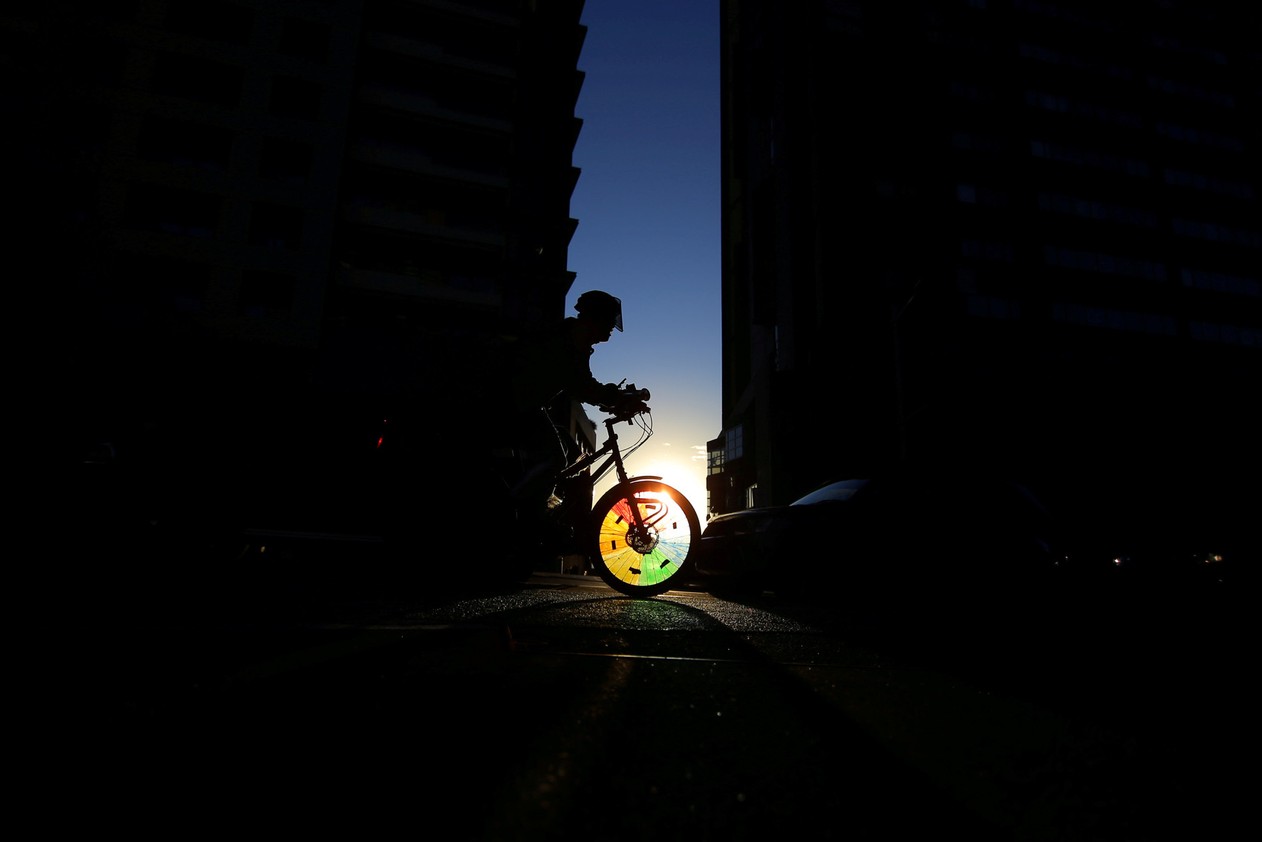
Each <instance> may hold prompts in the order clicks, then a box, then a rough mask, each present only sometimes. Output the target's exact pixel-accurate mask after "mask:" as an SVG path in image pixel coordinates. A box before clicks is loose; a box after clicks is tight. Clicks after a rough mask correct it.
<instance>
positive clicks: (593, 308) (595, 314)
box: [574, 289, 622, 334]
mask: <svg viewBox="0 0 1262 842" xmlns="http://www.w3.org/2000/svg"><path fill="white" fill-rule="evenodd" d="M574 309H575V310H577V311H578V317H579V319H580V320H588V321H590V322H592V324H594V325H595V326H597V327H599V328H600V329H602V330H604V331H606V332H607V333H610V334H612V333H613V329H614V328H617V329H618V330H622V301H620V300H619V299H617V298H614V297H613V296H612V295H610V294H609V293H607V292H601V291H600V290H598V289H593V290H589V291H587V292H585V293H583V294H582V295H580V296H579V297H578V301H576V302H574Z"/></svg>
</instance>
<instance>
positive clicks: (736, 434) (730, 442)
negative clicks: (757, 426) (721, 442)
mask: <svg viewBox="0 0 1262 842" xmlns="http://www.w3.org/2000/svg"><path fill="white" fill-rule="evenodd" d="M726 438H727V441H726V443H725V447H726V453H725V454H724V456H723V460H724V461H725V462H734V461H736V460H737V459H740V458H741V457H742V456H744V455H745V425H744V424H737V425H736V426H735V427H732V428H731V429H729V430H727V432H726Z"/></svg>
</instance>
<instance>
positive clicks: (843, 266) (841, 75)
mask: <svg viewBox="0 0 1262 842" xmlns="http://www.w3.org/2000/svg"><path fill="white" fill-rule="evenodd" d="M722 31H723V36H722V40H723V47H722V50H723V67H722V80H723V85H722V90H723V93H722V96H723V118H722V119H723V197H724V198H723V202H724V204H723V213H724V226H723V232H724V234H723V245H722V248H723V341H724V357H723V359H724V371H723V381H724V382H723V407H724V409H723V411H724V418H723V431H722V433H721V435H720V436H719V437H717V438H716V439H715V440H714V441H712V442H711V443H710V451H711V453H710V456H711V459H710V466H711V468H710V475H709V477H708V480H707V485H708V490H709V492H710V500H711V508H712V510H713V511H716V512H718V511H726V510H731V509H737V508H742V507H746V506H750V505H758V504H783V503H787V502H789V501H791V500H793V499H795V498H796V497H797V496H800V495H801V494H803V493H805V492H806V491H808V490H810V489H811V488H813V487H814V486H815V485H817V484H819V483H822V482H824V481H827V480H829V479H833V478H837V479H840V478H846V477H859V476H868V475H871V474H873V473H876V472H880V471H886V470H891V469H895V468H898V467H901V466H916V465H921V466H929V467H930V468H931V469H934V470H942V471H943V472H944V476H948V475H949V473H950V472H951V471H981V470H985V471H995V472H1001V473H1004V474H1007V475H1009V476H1011V477H1014V478H1016V479H1019V480H1022V481H1025V482H1027V483H1029V484H1030V485H1031V486H1032V487H1034V488H1036V489H1038V490H1039V491H1040V493H1043V494H1045V495H1046V496H1048V497H1050V498H1052V499H1056V500H1066V499H1070V498H1074V497H1078V498H1079V500H1080V501H1081V502H1085V501H1086V500H1087V499H1088V498H1089V499H1090V500H1091V501H1092V503H1093V504H1094V505H1099V506H1108V505H1109V504H1110V500H1117V499H1119V498H1121V499H1133V500H1135V501H1137V502H1136V505H1137V506H1140V505H1146V503H1139V502H1138V501H1140V500H1144V501H1152V500H1153V499H1155V498H1160V497H1162V495H1163V494H1164V495H1166V497H1167V499H1174V498H1177V499H1179V500H1186V499H1188V498H1189V497H1197V498H1199V499H1201V500H1202V502H1203V503H1204V505H1205V506H1207V507H1212V508H1218V509H1221V508H1222V507H1228V508H1230V507H1238V508H1240V510H1241V511H1243V506H1245V505H1246V504H1245V503H1244V502H1241V501H1244V500H1253V501H1256V500H1257V499H1258V498H1257V483H1256V481H1255V480H1254V479H1253V477H1255V476H1256V475H1257V470H1258V469H1259V468H1260V467H1262V459H1260V458H1259V444H1258V442H1259V440H1260V439H1262V437H1260V436H1258V435H1257V430H1259V429H1262V416H1260V415H1259V412H1258V409H1257V403H1258V402H1257V401H1256V399H1255V395H1256V393H1257V391H1258V388H1257V387H1258V384H1259V382H1262V377H1260V375H1262V270H1260V268H1259V267H1260V266H1262V204H1260V201H1259V193H1260V191H1262V183H1260V173H1259V163H1258V162H1259V160H1260V156H1259V151H1260V147H1259V141H1260V139H1262V138H1260V137H1259V126H1262V120H1259V119H1258V118H1259V106H1260V104H1262V102H1260V97H1262V91H1260V86H1259V79H1262V61H1260V54H1259V47H1258V41H1257V39H1256V38H1255V37H1254V36H1255V35H1256V33H1257V31H1258V28H1257V18H1256V14H1255V13H1254V12H1253V11H1252V10H1250V9H1246V8H1244V7H1241V6H1237V5H1236V4H1227V3H1219V2H1209V3H1204V2H1196V3H1192V2H1179V0H1153V2H1136V3H1109V4H1100V3H1085V2H1074V1H1073V0H1047V1H1046V2H1045V0H951V2H899V3H876V2H860V0H827V2H825V1H824V0H819V1H818V2H807V3H801V4H778V3H770V2H765V0H725V2H724V4H723V14H722ZM1190 488H1196V489H1198V491H1197V492H1196V493H1195V494H1189V493H1188V489H1190ZM1169 492H1173V493H1169ZM1202 492H1203V493H1202Z"/></svg>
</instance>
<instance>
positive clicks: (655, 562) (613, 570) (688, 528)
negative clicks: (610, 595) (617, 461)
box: [588, 478, 701, 598]
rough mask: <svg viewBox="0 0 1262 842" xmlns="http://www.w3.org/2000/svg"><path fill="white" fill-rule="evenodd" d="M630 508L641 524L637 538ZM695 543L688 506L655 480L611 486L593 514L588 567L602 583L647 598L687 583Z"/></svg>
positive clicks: (695, 522)
mask: <svg viewBox="0 0 1262 842" xmlns="http://www.w3.org/2000/svg"><path fill="white" fill-rule="evenodd" d="M633 505H638V506H639V507H640V512H641V520H642V522H645V524H646V525H645V526H644V527H643V532H642V533H641V534H639V535H636V534H635V533H634V532H633V531H632V528H631V521H630V517H629V515H630V512H631V506H633ZM700 540H701V522H700V520H699V519H698V518H697V512H696V509H694V508H693V506H692V503H690V502H689V501H688V498H687V497H685V496H684V495H683V493H682V492H680V491H679V490H678V489H676V488H673V487H671V486H669V485H667V484H666V483H664V482H660V481H658V480H648V479H634V478H633V479H631V480H630V481H628V482H627V483H626V484H619V485H616V486H614V487H613V488H611V489H609V490H608V491H606V492H605V493H604V494H602V495H601V497H600V499H599V500H598V501H597V502H596V505H595V507H594V508H593V509H592V521H591V532H590V536H589V541H588V546H589V547H590V548H591V550H590V552H591V559H592V564H593V566H595V568H596V572H597V573H598V574H599V575H600V578H601V579H602V580H603V581H604V582H605V584H607V585H609V587H611V588H613V589H614V590H616V591H618V592H619V593H622V594H626V595H627V596H633V597H639V598H648V597H652V596H657V595H658V594H663V593H665V592H666V591H669V590H672V589H674V588H677V587H682V586H683V585H686V584H688V581H689V577H690V576H691V571H692V567H693V564H694V561H695V556H694V553H693V551H694V549H695V548H696V546H697V544H698V543H699V542H700Z"/></svg>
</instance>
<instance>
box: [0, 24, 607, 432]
mask: <svg viewBox="0 0 1262 842" xmlns="http://www.w3.org/2000/svg"><path fill="white" fill-rule="evenodd" d="M581 11H582V2H581V0H559V1H558V2H549V3H535V2H530V0H460V2H426V0H336V2H335V1H334V0H306V1H305V2H276V0H208V1H207V2H197V3H185V2H175V0H129V1H128V2H110V3H90V2H82V3H79V2H66V1H65V0H55V2H53V3H50V4H43V5H36V6H30V7H28V8H27V9H25V10H22V11H18V10H9V11H7V12H5V13H4V15H3V17H0V25H2V26H3V27H4V29H5V30H6V34H7V36H8V37H7V38H6V41H7V43H8V44H9V45H10V46H11V47H12V48H13V49H11V50H7V52H8V57H6V58H5V60H4V61H5V64H6V68H5V69H6V75H7V76H8V79H7V82H8V84H7V85H6V90H7V91H8V92H9V93H8V94H7V100H8V104H9V105H10V113H11V114H13V115H14V117H13V120H14V122H13V126H14V127H15V129H16V131H15V132H14V133H13V134H14V135H15V136H16V137H17V138H18V145H17V148H16V149H15V151H14V152H13V155H14V160H16V162H17V166H16V167H15V168H14V169H15V170H16V171H17V172H18V180H19V182H20V187H21V189H20V190H19V193H18V195H19V197H20V199H21V202H22V206H23V208H24V219H23V220H22V222H20V223H19V227H18V229H17V230H16V232H15V233H16V236H15V237H14V242H15V244H16V245H17V248H19V249H20V250H21V251H22V252H24V253H25V254H26V255H27V257H28V258H30V262H31V263H32V264H33V265H34V266H37V267H38V269H37V270H35V271H36V272H37V279H38V285H39V287H40V288H41V291H42V292H45V293H47V296H46V297H47V298H48V299H49V301H48V303H47V304H46V305H45V308H46V311H47V314H48V317H49V318H48V321H49V323H50V326H49V328H48V330H47V331H46V332H45V334H46V335H45V337H44V341H46V343H47V348H48V352H49V353H50V354H52V355H53V357H54V360H55V362H56V363H57V366H56V371H57V372H58V377H57V380H58V391H59V392H60V397H61V398H62V399H63V401H64V404H63V408H64V410H65V413H64V414H65V416H66V417H68V418H73V419H75V420H74V422H73V423H74V424H76V425H78V426H80V427H82V428H85V429H86V428H91V429H90V432H89V433H88V434H91V435H101V436H113V437H118V436H124V435H126V433H125V432H124V431H125V430H131V431H135V430H137V429H139V428H141V427H143V426H145V425H150V426H152V425H153V424H155V423H156V424H160V423H162V422H163V419H160V418H155V417H151V416H153V415H154V414H158V413H171V412H178V411H180V409H179V408H180V407H183V409H184V411H187V412H188V413H189V414H190V415H191V414H195V413H197V414H201V413H204V412H205V411H206V410H207V408H208V407H212V406H219V407H222V406H223V405H224V404H225V403H228V402H232V403H237V404H240V403H245V402H248V401H251V400H260V401H270V402H272V403H275V404H280V403H283V402H285V401H288V400H291V399H294V400H297V399H298V398H300V397H302V398H305V397H313V399H315V400H318V401H323V402H324V403H325V404H328V405H334V404H342V403H345V401H346V399H348V398H353V399H360V398H364V399H368V400H384V399H389V398H391V397H392V396H406V395H409V394H415V393H417V392H418V391H423V394H424V396H425V397H426V398H427V399H430V400H433V401H435V402H437V406H438V407H439V408H440V409H439V411H448V410H449V407H450V405H451V402H453V401H455V400H456V398H455V397H454V395H455V394H457V390H458V389H459V388H460V387H461V386H463V385H465V384H468V383H471V382H475V381H476V380H477V379H478V378H479V377H485V376H487V374H488V372H487V367H488V366H490V365H492V364H493V363H492V361H491V358H490V356H489V355H490V349H491V348H493V347H494V346H495V344H496V342H497V341H499V340H500V339H502V338H503V337H504V336H506V335H509V336H511V335H512V334H514V333H516V332H517V331H519V330H521V329H522V328H523V327H525V326H528V325H529V324H531V323H532V322H534V321H537V320H538V319H541V318H545V317H548V318H555V317H557V316H559V315H560V314H562V313H563V311H564V302H565V296H566V293H567V291H568V289H569V285H570V284H571V282H572V281H573V275H572V273H570V272H569V271H568V269H567V263H566V255H567V248H568V244H569V240H570V236H571V234H572V233H573V231H574V229H575V226H576V221H575V220H574V219H572V218H571V217H570V214H569V202H570V196H571V193H572V191H573V188H574V185H575V183H576V181H577V178H578V175H579V173H578V170H577V169H576V168H575V167H574V166H573V165H572V161H571V153H572V151H573V148H574V144H575V142H576V139H577V137H578V133H579V129H580V125H581V121H580V120H579V119H577V118H576V116H575V104H576V101H577V98H578V94H579V89H580V86H581V83H582V74H581V72H580V71H579V70H578V69H577V65H578V57H579V53H580V50H581V48H582V43H583V35H584V31H585V30H584V27H583V26H581V25H580V22H579V19H580V14H581ZM173 408H174V409H173ZM68 423H69V422H68ZM80 432H82V431H76V434H78V433H80Z"/></svg>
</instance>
